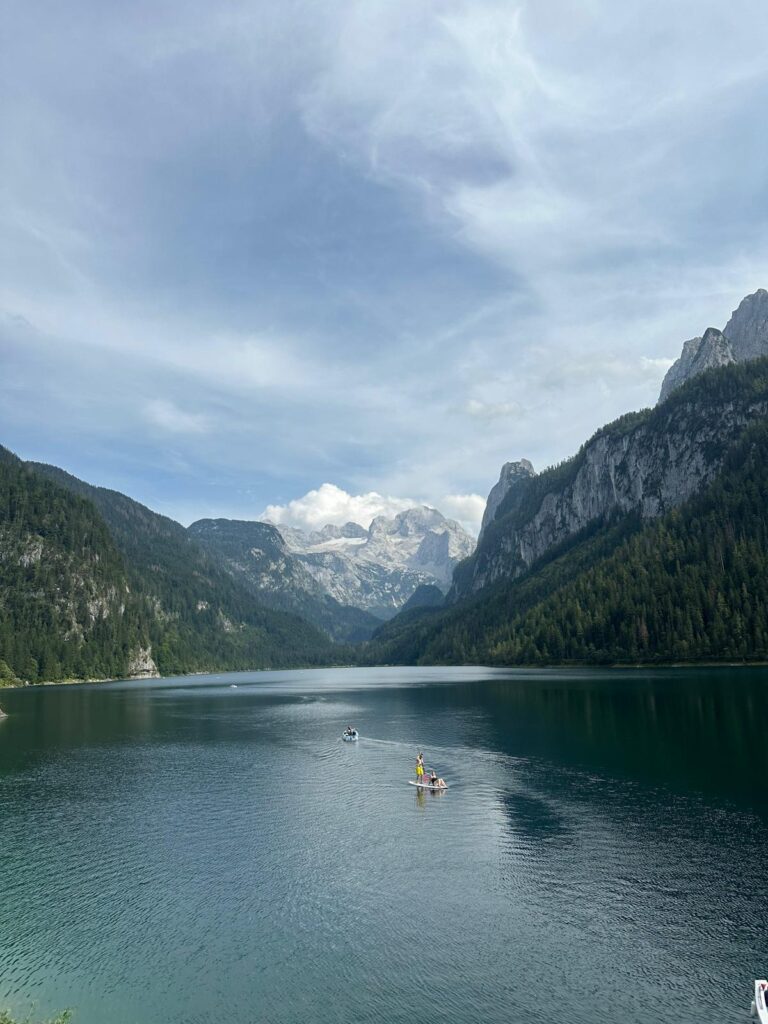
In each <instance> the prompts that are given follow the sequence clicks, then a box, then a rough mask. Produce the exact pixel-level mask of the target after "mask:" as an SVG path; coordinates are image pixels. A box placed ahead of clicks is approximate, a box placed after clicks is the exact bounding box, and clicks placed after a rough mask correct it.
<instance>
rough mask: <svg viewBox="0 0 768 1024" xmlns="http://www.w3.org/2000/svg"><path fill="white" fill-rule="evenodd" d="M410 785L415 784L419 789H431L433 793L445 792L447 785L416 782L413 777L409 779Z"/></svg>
mask: <svg viewBox="0 0 768 1024" xmlns="http://www.w3.org/2000/svg"><path fill="white" fill-rule="evenodd" d="M408 785H409V786H415V787H416V788H417V789H431V790H432V792H433V793H444V792H445V791H446V789H448V787H447V786H430V785H429V784H428V783H426V782H414V781H413V779H408Z"/></svg>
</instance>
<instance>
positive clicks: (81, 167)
mask: <svg viewBox="0 0 768 1024" xmlns="http://www.w3.org/2000/svg"><path fill="white" fill-rule="evenodd" d="M10 30H11V31H12V33H13V38H14V46H13V48H12V49H11V50H9V52H8V53H7V54H6V55H5V56H6V59H5V60H4V62H3V67H2V69H0V87H1V88H2V89H3V93H4V100H5V101H4V103H3V105H2V110H0V131H2V137H3V140H4V157H3V167H2V182H0V184H1V185H2V191H1V192H0V195H1V196H2V200H1V201H0V236H2V238H3V244H2V245H1V246H0V309H2V310H4V311H6V312H7V313H8V314H9V315H8V316H7V317H5V318H4V319H3V320H2V322H1V323H0V346H2V358H3V374H2V375H0V391H1V392H2V397H3V402H2V403H0V428H1V429H2V437H0V442H5V443H7V444H9V445H10V446H11V447H15V448H17V449H18V450H19V451H20V452H21V453H22V454H30V455H34V456H35V457H38V458H44V459H48V460H49V461H58V462H60V463H63V464H65V465H67V466H68V467H69V468H71V469H73V470H74V471H76V472H81V473H82V474H83V475H89V476H91V478H94V479H95V480H96V482H102V483H108V484H110V485H112V486H128V485H129V484H130V486H131V488H132V489H133V491H134V493H136V494H137V496H138V497H140V498H143V499H144V500H146V501H148V502H149V503H152V502H154V503H155V504H159V505H162V507H163V509H164V510H165V511H168V512H172V511H173V509H174V508H178V510H179V512H178V514H179V515H183V514H184V510H190V509H198V508H199V509H204V510H206V512H207V513H208V514H215V512H216V511H217V510H219V511H220V513H221V514H227V513H230V514H236V515H243V514H250V513H252V510H253V508H265V507H266V506H267V505H271V506H275V507H276V508H280V509H283V508H286V509H287V508H288V507H289V506H290V505H291V502H292V500H294V498H295V495H304V494H306V493H308V492H310V491H312V490H313V489H316V490H317V492H320V491H322V490H323V488H316V483H317V481H318V480H327V481H334V484H335V485H336V487H337V489H338V490H339V491H340V492H342V494H346V495H348V496H350V499H352V498H355V497H357V498H361V497H365V496H366V495H369V494H371V493H375V494H377V495H410V496H412V498H413V500H414V501H416V502H423V503H427V504H433V505H436V506H437V507H441V502H442V503H444V504H446V508H443V509H442V510H443V511H446V512H448V511H449V509H448V508H447V505H448V504H450V501H451V500H452V499H451V498H450V497H449V498H446V497H445V496H446V495H447V496H451V495H453V496H454V497H456V496H458V497H457V500H458V498H461V499H462V500H464V499H463V498H462V496H464V497H467V496H468V497H469V499H471V501H469V504H465V506H462V507H463V509H464V513H463V514H462V516H460V518H462V519H463V520H464V521H467V522H469V521H470V520H471V519H472V515H474V513H472V508H475V510H476V508H477V501H475V499H476V498H477V496H478V495H479V494H485V493H487V491H488V490H489V488H490V486H491V485H492V484H493V483H494V481H495V480H496V479H497V476H498V469H499V466H500V465H501V463H503V462H505V461H507V460H509V459H514V458H520V457H522V456H527V457H529V458H531V459H532V461H533V462H534V463H535V464H536V465H537V466H544V465H546V464H547V463H548V462H552V461H556V460H558V459H560V458H562V457H564V456H566V455H568V454H569V453H570V452H572V451H573V450H575V448H576V447H578V445H579V443H580V442H581V441H582V440H583V439H584V438H585V437H586V436H587V435H588V434H589V433H590V432H591V431H592V430H594V429H595V428H596V427H598V426H599V425H600V424H601V423H602V422H604V421H607V420H610V419H612V418H614V417H615V416H616V415H618V414H620V413H621V412H623V411H625V410H627V409H629V408H633V407H638V406H642V405H647V404H649V403H652V402H653V401H654V400H655V397H656V394H657V392H658V386H659V383H660V380H661V377H662V376H663V372H664V369H665V367H666V366H667V365H668V363H669V361H670V360H672V359H674V358H675V357H676V356H677V355H678V353H679V348H680V345H681V343H682V341H683V340H684V339H685V338H689V337H692V336H694V335H696V334H700V333H702V332H703V330H704V329H705V328H706V327H707V326H710V325H713V326H720V327H722V326H723V325H724V323H725V321H726V320H727V318H728V314H729V312H730V310H731V309H733V308H734V306H735V305H736V303H737V302H738V301H739V299H740V298H741V297H742V295H744V294H746V293H747V292H749V291H753V290H754V289H755V288H756V287H758V286H761V285H766V283H768V230H766V229H767V228H768V203H767V202H766V199H765V180H766V177H767V176H768V150H767V149H766V146H765V141H764V137H763V133H761V132H759V131H756V130H755V125H758V124H761V123H762V119H763V112H764V110H765V104H766V101H768V66H767V65H766V62H765V55H764V47H763V38H764V36H765V33H766V31H768V7H767V6H766V5H764V4H763V3H761V2H759V0H733V2H732V3H731V4H729V5H728V6H727V7H724V6H723V5H722V4H716V3H714V0H704V2H703V3H702V2H701V0H696V2H694V0H681V2H680V3H678V4H674V5H669V4H668V3H663V2H662V0H626V2H622V3H621V4H617V3H615V2H609V0H590V2H589V3H586V4H580V5H574V4H572V3H570V2H567V0H545V2H533V0H519V2H513V3H511V4H510V3H502V2H497V0H426V2H424V3H421V4H414V3H412V2H408V0H359V2H357V3H355V4H348V3H342V2H337V0H328V2H326V3H322V4H316V3H311V2H310V0H286V3H284V4H282V5H281V6H280V7H279V9H278V8H276V7H275V6H274V5H268V4H267V3H266V2H265V0H234V2H232V3H228V4H225V5H211V4H205V3H203V2H202V0H190V2H189V3H187V4H184V5H179V4H172V3H166V2H164V0H163V2H161V3H152V4H149V3H146V2H144V0H140V2H139V3H138V5H135V6H133V7H131V8H130V9H125V10H120V11H118V10H117V9H116V8H115V7H114V6H111V5H105V4H103V3H98V2H96V0H73V2H72V3H70V4H67V5H58V6H56V5H53V6H51V5H48V6H46V7H45V9H44V10H43V8H41V7H39V5H34V4H27V5H18V4H17V5H15V7H14V10H13V14H12V17H11V25H10ZM702 54H716V59H706V58H703V57H702ZM135 396H141V398H140V399H139V400H138V401H137V399H136V397H135ZM329 486H330V485H329ZM337 497H338V496H337ZM297 500H301V499H297ZM381 500H382V501H385V502H386V501H389V500H390V499H386V498H383V499H381ZM392 500H393V501H395V502H396V503H397V502H398V501H400V499H392ZM478 501H479V499H478ZM472 502H474V505H473V504H472ZM332 504H333V503H332V502H331V506H332ZM331 506H329V507H331ZM320 507H321V506H320V505H318V508H320ZM348 507H350V506H348V505H347V506H345V504H344V500H342V501H340V502H339V503H338V514H339V515H344V514H346V512H342V511H341V510H342V509H345V508H348ZM456 507H457V508H458V507H459V506H456ZM470 513H471V514H470ZM285 514H286V515H287V514H291V513H288V512H286V513H285ZM296 514H297V515H299V516H300V515H301V514H303V513H300V512H297V513H296ZM334 514H336V513H334ZM361 514H362V513H361ZM366 514H367V513H366ZM306 515H307V516H313V515H314V512H312V511H307V512H306ZM456 515H457V516H458V515H459V513H458V512H456ZM350 516H351V517H352V518H354V516H353V515H352V514H351V513H350ZM327 521H333V520H327Z"/></svg>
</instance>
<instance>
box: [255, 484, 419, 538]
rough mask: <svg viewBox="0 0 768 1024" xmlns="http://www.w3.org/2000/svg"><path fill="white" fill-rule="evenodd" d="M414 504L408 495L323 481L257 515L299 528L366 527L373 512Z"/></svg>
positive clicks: (380, 513)
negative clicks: (351, 488) (357, 491)
mask: <svg viewBox="0 0 768 1024" xmlns="http://www.w3.org/2000/svg"><path fill="white" fill-rule="evenodd" d="M416 504H418V502H415V501H412V500H411V499H410V498H393V497H385V496H384V495H382V494H378V493H377V492H376V491H369V492H368V493H367V494H349V493H348V492H347V491H344V490H342V488H341V487H337V486H336V485H335V484H329V483H325V484H322V485H321V486H320V487H318V488H317V489H316V490H313V491H308V492H307V493H306V494H305V495H303V496H302V497H301V498H294V499H293V501H289V502H288V504H287V505H267V507H266V508H265V509H264V511H263V512H262V514H261V516H260V518H261V519H267V520H269V521H270V522H272V523H275V524H276V525H278V526H280V525H283V526H296V527H298V528H299V529H302V530H318V529H320V528H321V527H323V526H325V525H326V524H328V523H332V524H334V525H336V526H343V525H344V523H359V524H360V526H364V527H366V529H367V528H368V527H369V526H370V525H371V522H372V520H373V519H374V518H375V517H376V516H394V515H397V513H398V512H403V511H405V509H407V508H413V506H414V505H416Z"/></svg>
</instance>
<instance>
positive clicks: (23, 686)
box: [0, 660, 768, 718]
mask: <svg viewBox="0 0 768 1024" xmlns="http://www.w3.org/2000/svg"><path fill="white" fill-rule="evenodd" d="M348 668H362V669H369V668H373V669H376V668H448V669H450V668H474V669H488V670H493V671H496V670H501V671H505V670H506V671H522V672H533V671H542V672H546V671H551V670H552V669H581V670H585V669H586V670H591V671H593V672H605V671H609V672H617V671H622V672H640V671H643V670H648V669H650V670H652V671H657V670H660V669H697V668H768V661H765V660H763V661H695V662H692V661H668V662H633V663H632V664H628V663H627V662H615V663H613V664H605V663H602V662H601V663H600V664H591V663H589V662H562V663H552V664H547V665H475V664H465V665H441V664H437V665H399V664H391V663H389V664H381V665H349V664H347V665H303V666H302V665H297V666H294V667H292V668H253V669H251V668H233V669H201V670H199V671H196V672H175V673H171V674H169V675H162V674H160V673H158V674H157V675H155V674H153V675H139V676H110V677H105V678H97V679H46V680H44V681H43V682H40V683H25V682H21V681H20V682H18V683H11V684H10V685H8V686H0V694H3V693H4V692H6V691H11V690H34V689H38V688H41V687H44V686H100V685H101V684H103V683H120V682H125V683H134V682H141V681H142V680H144V679H180V678H184V677H186V676H209V675H237V674H240V673H244V672H253V673H257V672H259V673H260V672H312V671H319V672H322V671H327V670H328V669H348ZM0 717H2V715H1V714H0ZM5 717H6V718H7V717H8V716H7V714H6V716H5Z"/></svg>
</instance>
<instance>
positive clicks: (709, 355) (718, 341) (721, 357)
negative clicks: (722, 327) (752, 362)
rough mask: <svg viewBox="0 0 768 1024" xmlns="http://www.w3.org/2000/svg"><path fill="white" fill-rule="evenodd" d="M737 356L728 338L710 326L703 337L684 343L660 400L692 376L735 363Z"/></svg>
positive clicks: (672, 366) (668, 374)
mask: <svg viewBox="0 0 768 1024" xmlns="http://www.w3.org/2000/svg"><path fill="white" fill-rule="evenodd" d="M735 362H736V357H735V355H734V353H733V349H732V347H731V345H730V344H729V342H728V338H727V337H726V336H725V335H724V334H723V333H722V331H718V330H717V328H716V327H709V328H708V329H707V330H706V331H705V332H704V335H703V337H701V338H691V340H690V341H686V342H685V344H684V345H683V351H682V354H681V355H680V358H679V359H677V360H676V361H675V362H674V363H673V364H672V365H671V366H670V368H669V369H668V370H667V374H666V376H665V377H664V380H663V382H662V385H661V394H660V395H659V401H660V402H663V401H664V400H665V399H666V398H669V396H670V395H671V394H672V392H673V391H674V390H675V389H676V388H679V387H680V385H681V384H685V382H686V381H687V380H690V379H691V378H692V377H697V376H698V375H699V374H700V373H703V372H704V371H705V370H711V369H712V368H713V367H715V366H727V365H728V364H729V363H735Z"/></svg>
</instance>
